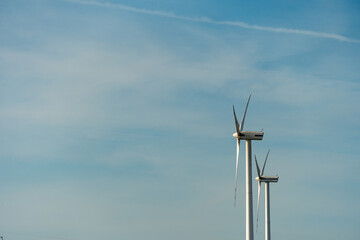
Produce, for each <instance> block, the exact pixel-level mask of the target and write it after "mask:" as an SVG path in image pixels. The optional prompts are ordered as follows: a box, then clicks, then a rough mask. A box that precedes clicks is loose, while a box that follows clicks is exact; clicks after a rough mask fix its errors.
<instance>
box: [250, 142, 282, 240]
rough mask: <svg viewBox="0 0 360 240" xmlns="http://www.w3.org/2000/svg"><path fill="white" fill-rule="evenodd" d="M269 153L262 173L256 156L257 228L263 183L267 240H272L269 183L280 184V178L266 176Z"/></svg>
mask: <svg viewBox="0 0 360 240" xmlns="http://www.w3.org/2000/svg"><path fill="white" fill-rule="evenodd" d="M269 152H270V149H269V151H268V152H267V154H266V158H265V161H264V165H263V168H262V170H261V173H260V168H259V164H258V162H257V159H256V155H255V163H256V170H257V174H258V176H257V178H256V180H257V181H258V182H259V183H258V204H257V217H256V227H257V223H258V218H259V202H260V192H261V183H262V182H263V183H265V240H270V239H271V234H270V185H269V183H271V182H278V180H279V177H278V176H264V169H265V164H266V160H267V158H268V156H269Z"/></svg>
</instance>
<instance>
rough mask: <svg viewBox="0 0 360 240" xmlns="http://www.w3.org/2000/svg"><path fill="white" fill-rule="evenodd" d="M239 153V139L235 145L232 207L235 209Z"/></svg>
mask: <svg viewBox="0 0 360 240" xmlns="http://www.w3.org/2000/svg"><path fill="white" fill-rule="evenodd" d="M239 152H240V139H238V140H237V144H236V166H235V196H234V207H236V189H237V175H238V166H239Z"/></svg>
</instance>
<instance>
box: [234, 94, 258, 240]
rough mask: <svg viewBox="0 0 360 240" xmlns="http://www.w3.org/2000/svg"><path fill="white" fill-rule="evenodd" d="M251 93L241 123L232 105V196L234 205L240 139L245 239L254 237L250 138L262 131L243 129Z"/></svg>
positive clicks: (256, 136)
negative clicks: (243, 152)
mask: <svg viewBox="0 0 360 240" xmlns="http://www.w3.org/2000/svg"><path fill="white" fill-rule="evenodd" d="M250 98H251V95H250V96H249V99H248V101H247V104H246V108H245V112H244V115H243V118H242V120H241V124H240V125H239V122H238V120H237V118H236V113H235V107H234V105H233V111H234V118H235V127H236V132H235V133H234V134H233V136H234V138H236V139H237V148H236V170H235V197H234V206H235V203H236V189H237V173H238V165H239V151H240V140H245V141H246V161H245V166H246V240H253V239H254V229H253V228H254V224H253V205H252V204H253V198H252V182H251V180H252V166H251V155H252V154H251V140H262V139H263V136H264V133H263V132H262V131H261V132H254V131H243V128H244V122H245V116H246V111H247V108H248V106H249V102H250Z"/></svg>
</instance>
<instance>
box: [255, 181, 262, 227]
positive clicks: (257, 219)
mask: <svg viewBox="0 0 360 240" xmlns="http://www.w3.org/2000/svg"><path fill="white" fill-rule="evenodd" d="M260 193H261V181H260V179H259V183H258V202H257V215H256V232H257V231H258V223H259V205H260Z"/></svg>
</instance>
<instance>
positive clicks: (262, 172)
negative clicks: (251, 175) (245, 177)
mask: <svg viewBox="0 0 360 240" xmlns="http://www.w3.org/2000/svg"><path fill="white" fill-rule="evenodd" d="M269 152H270V149H269V151H268V152H267V154H266V158H265V162H264V166H263V168H262V171H261V176H262V175H264V170H265V164H266V161H267V158H268V156H269Z"/></svg>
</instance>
